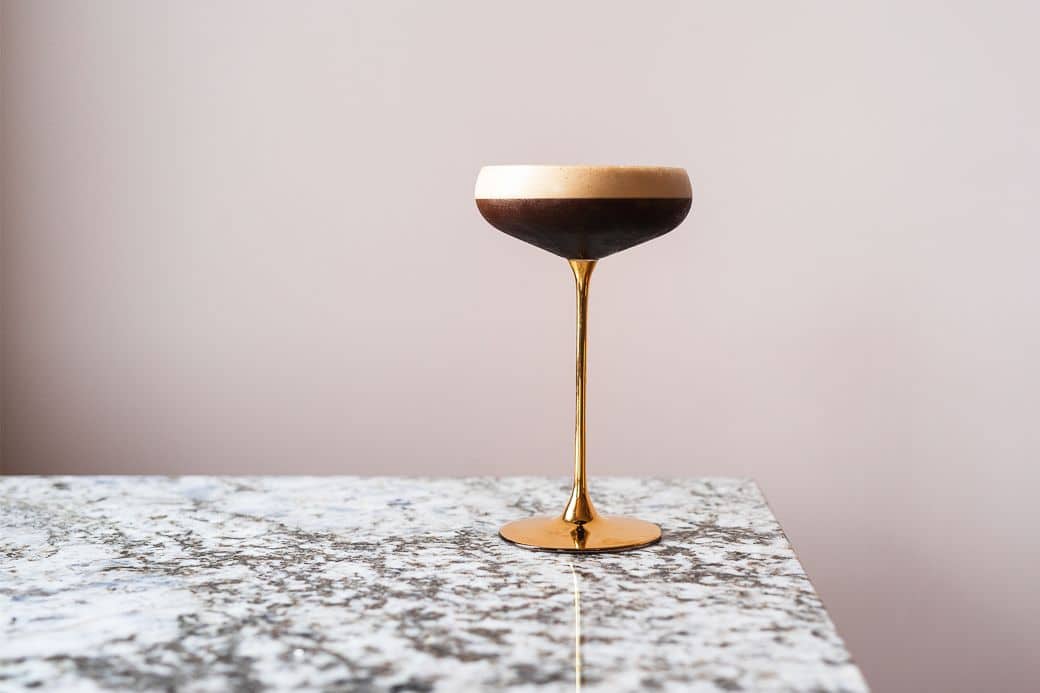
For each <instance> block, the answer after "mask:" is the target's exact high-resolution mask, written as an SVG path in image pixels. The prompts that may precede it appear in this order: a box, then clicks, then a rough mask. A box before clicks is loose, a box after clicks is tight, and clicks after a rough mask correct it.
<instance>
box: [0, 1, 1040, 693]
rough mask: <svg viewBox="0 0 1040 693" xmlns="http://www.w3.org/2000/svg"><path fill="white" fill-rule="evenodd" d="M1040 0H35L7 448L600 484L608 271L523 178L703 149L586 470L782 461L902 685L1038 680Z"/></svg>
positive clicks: (7, 246)
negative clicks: (582, 300)
mask: <svg viewBox="0 0 1040 693" xmlns="http://www.w3.org/2000/svg"><path fill="white" fill-rule="evenodd" d="M1038 21H1040V11H1038V10H1037V9H1036V5H1034V4H1030V3H1019V4H1016V3H967V2H965V3H949V2H934V3H932V2H928V3H925V2H899V3H856V4H853V3H830V2H817V3H793V2H785V3H767V2H761V3H721V2H719V3H693V2H688V3H678V2H676V3H653V4H651V3H626V4H625V5H623V6H622V5H618V6H608V5H603V4H601V3H595V4H592V3H589V4H581V3H524V4H523V5H522V7H521V6H516V7H512V8H507V7H506V6H505V5H502V4H499V3H475V2H474V3H470V4H466V5H462V4H450V3H418V2H417V3H414V4H412V3H409V4H404V3H399V2H365V3H361V2H357V3H347V2H343V3H319V2H308V3H288V2H286V3H264V2H220V3H202V2H190V3H173V2H170V3H154V2H129V1H128V2H115V3H114V2H100V1H94V2H71V1H69V2H6V3H5V4H4V7H3V15H2V24H3V27H2V34H0V54H2V58H0V66H2V92H3V106H2V113H0V116H2V119H3V140H2V156H0V162H2V168H3V175H4V176H5V180H4V183H3V186H4V189H3V215H2V220H0V223H2V229H3V246H2V263H0V282H2V284H0V297H2V305H0V320H2V346H3V359H2V364H0V365H2V369H0V370H2V381H0V382H2V386H3V393H2V394H3V416H2V419H0V424H2V430H3V434H2V436H3V437H2V449H3V460H4V465H5V471H7V472H9V473H64V472H72V473H101V472H106V473H107V472H112V473H153V472H158V473H212V472H221V473H352V474H375V473H395V474H430V475H437V474H452V475H459V474H554V475H561V476H562V475H564V474H566V473H567V471H568V469H569V464H570V461H569V457H568V455H569V452H570V448H569V446H570V440H569V436H570V434H571V409H570V407H571V377H572V362H571V358H572V338H573V335H572V322H571V321H572V303H571V278H570V275H569V270H568V268H567V266H566V265H565V264H564V263H563V262H562V261H561V260H558V259H554V258H553V257H551V256H549V255H547V254H544V253H542V252H539V251H537V250H535V249H533V248H530V247H527V246H524V245H522V244H520V243H518V242H516V241H514V240H512V239H510V238H507V237H505V236H503V235H501V234H498V233H496V232H494V231H493V230H491V229H490V228H489V227H487V226H486V225H485V224H484V222H483V221H482V220H481V219H480V217H479V216H478V214H477V213H476V211H475V209H474V206H473V203H472V200H471V194H472V184H473V179H474V176H475V174H476V172H477V169H478V168H479V166H480V165H481V164H484V163H508V162H514V163H516V162H551V163H565V162H600V163H626V162H627V163H666V164H677V165H684V166H686V167H687V168H688V169H689V172H690V175H691V178H692V179H693V181H694V186H695V195H696V202H695V207H694V212H693V214H692V216H691V218H690V219H689V220H688V221H687V223H686V224H685V225H684V226H682V227H681V228H680V229H679V230H678V231H676V232H675V233H673V234H671V235H670V236H667V237H665V238H663V239H661V240H658V241H655V242H653V243H651V244H649V245H647V246H644V247H640V248H638V249H634V250H632V251H630V252H628V253H625V254H624V255H621V256H617V257H614V258H610V259H608V260H606V261H604V262H603V263H602V265H601V267H600V268H599V270H597V273H596V276H595V278H594V281H593V290H592V311H593V312H592V323H591V330H592V337H591V338H592V346H591V352H590V369H591V372H590V377H591V384H590V396H591V397H592V404H591V408H590V412H589V419H590V426H591V431H590V445H591V451H590V454H591V457H590V465H591V472H592V473H593V474H594V475H598V474H652V475H676V476H678V475H747V476H752V477H755V478H756V479H758V481H759V482H760V483H761V485H762V486H763V488H764V489H765V492H766V493H767V495H768V496H769V498H770V500H771V502H772V504H773V506H774V508H775V510H776V512H777V514H778V515H779V517H780V519H781V520H782V522H783V523H784V526H785V527H786V529H787V530H788V533H789V534H790V536H791V538H792V540H793V542H794V544H795V546H796V548H797V549H798V550H799V553H800V555H801V557H802V559H803V561H804V563H805V565H806V566H807V568H808V570H809V572H810V574H811V575H812V576H813V578H814V580H815V582H816V584H817V586H818V588H819V590H820V592H821V593H822V595H823V597H824V600H825V601H826V602H827V604H828V606H829V607H830V609H831V611H832V614H833V616H834V617H835V620H836V621H837V623H838V626H839V628H840V630H841V631H842V633H843V634H844V635H845V637H846V638H847V640H848V642H849V645H850V647H851V649H852V651H853V653H854V654H855V655H856V657H857V659H858V660H859V662H860V664H861V665H862V667H863V669H864V670H865V673H866V675H867V677H868V679H869V680H870V681H871V682H872V683H873V684H874V686H875V688H876V689H877V690H879V691H920V690H935V691H974V690H1016V689H1017V690H1024V689H1027V688H1028V687H1029V684H1030V682H1032V683H1035V680H1036V669H1035V667H1033V666H1032V665H1031V664H1030V663H1029V662H1028V661H1027V657H1029V656H1031V655H1033V654H1034V650H1035V648H1036V646H1037V644H1038V643H1037V636H1036V624H1037V623H1038V619H1040V599H1038V597H1037V596H1036V582H1037V575H1038V572H1040V548H1038V547H1040V542H1038V540H1037V524H1038V520H1040V513H1038V511H1037V509H1036V497H1037V482H1038V481H1040V472H1038V466H1040V465H1038V455H1040V426H1038V416H1037V412H1038V409H1040V365H1038V357H1037V353H1038V348H1040V310H1038V309H1040V293H1038V292H1040V278H1038V273H1037V265H1038V259H1040V237H1038V224H1040V202H1038V195H1037V187H1038V183H1040V125H1038V124H1040V93H1038V80H1037V72H1036V65H1037V64H1038V63H1040V43H1038V42H1037V41H1036V38H1035V32H1036V27H1037V25H1038Z"/></svg>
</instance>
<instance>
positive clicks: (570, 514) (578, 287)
mask: <svg viewBox="0 0 1040 693" xmlns="http://www.w3.org/2000/svg"><path fill="white" fill-rule="evenodd" d="M568 262H569V263H570V266H571V270H572V271H573V272H574V288H575V291H576V298H577V333H578V334H577V349H576V355H575V385H576V386H575V395H574V488H573V489H572V490H571V497H570V500H569V501H567V507H566V508H565V509H564V511H563V519H564V520H566V521H567V522H573V523H575V524H578V525H582V524H585V523H586V522H590V521H592V520H594V519H595V518H596V509H595V508H594V507H593V506H592V500H591V499H589V489H588V484H587V483H586V479H585V373H586V370H585V346H586V343H587V342H588V325H589V319H588V318H589V281H590V280H591V279H592V270H593V269H595V267H596V261H595V260H568Z"/></svg>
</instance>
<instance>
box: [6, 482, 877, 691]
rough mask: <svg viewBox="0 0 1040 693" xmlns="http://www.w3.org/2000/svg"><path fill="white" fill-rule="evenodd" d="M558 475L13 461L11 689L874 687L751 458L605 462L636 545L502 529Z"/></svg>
mask: <svg viewBox="0 0 1040 693" xmlns="http://www.w3.org/2000/svg"><path fill="white" fill-rule="evenodd" d="M567 490H568V488H567V485H566V483H565V482H564V481H560V480H546V479H533V478H509V479H497V480H496V479H483V478H480V479H400V478H370V479H359V478H351V477H326V478H305V477H267V478H245V477H182V478H173V479H167V478H155V477H64V478H54V477H44V478H41V477H6V478H0V555H2V557H3V566H2V569H0V614H2V615H0V689H2V690H15V689H21V688H23V687H26V688H28V687H36V688H39V689H43V690H57V689H77V690H109V689H110V690H127V689H149V690H167V689H178V690H197V691H224V690H261V689H272V690H285V689H296V688H306V689H319V690H359V691H369V690H371V691H384V690H385V691H427V690H438V691H441V690H443V691H465V690H495V689H499V688H507V687H512V688H515V689H516V690H532V691H533V690H538V691H543V690H571V689H572V688H574V687H575V685H576V684H579V685H580V686H581V687H583V688H588V689H591V690H610V691H622V690H651V689H653V690H658V689H663V690H749V691H762V690H798V691H839V690H840V691H862V690H865V689H866V685H865V683H864V682H863V679H862V677H861V676H860V673H859V671H858V670H857V669H856V667H855V666H854V665H853V664H852V663H851V662H850V659H849V655H848V653H847V652H846V651H845V648H844V646H843V644H842V642H841V640H840V638H839V637H838V635H837V634H836V632H835V630H834V626H833V624H832V623H831V621H830V620H829V618H828V617H827V614H826V612H825V611H824V609H823V607H822V606H821V604H820V601H819V599H818V598H817V596H816V594H815V593H814V591H813V589H812V586H811V585H810V584H809V581H808V579H807V578H806V576H805V574H804V573H803V571H802V568H801V566H800V565H799V563H798V561H797V559H796V558H795V556H794V554H793V552H792V551H791V548H790V547H789V545H788V543H787V540H786V539H785V538H784V535H783V533H782V531H781V530H780V528H779V526H778V525H777V523H776V521H775V520H774V518H773V516H772V513H771V512H770V511H769V509H768V507H767V506H766V505H765V502H764V501H763V499H762V496H761V494H760V493H759V491H758V490H757V488H756V487H755V485H754V484H753V483H752V482H749V481H741V480H731V479H713V480H696V479H691V480H668V481H664V480H634V479H594V480H593V486H592V491H593V496H594V499H595V501H596V503H597V505H598V507H599V508H600V510H601V511H603V512H607V513H611V512H613V513H634V514H638V515H639V516H640V517H642V518H644V519H648V520H653V521H655V522H658V523H659V524H660V525H661V526H662V527H663V529H664V537H663V540H662V541H661V543H660V544H658V545H656V546H653V547H650V548H647V549H642V550H639V551H635V552H629V553H620V554H600V555H583V556H575V555H571V554H553V553H541V552H532V551H527V550H524V549H521V548H518V547H514V546H512V545H510V544H507V543H505V542H503V541H501V540H500V539H499V538H498V537H497V536H496V531H497V528H498V526H499V525H500V524H502V523H503V522H505V521H508V520H512V519H516V518H519V517H523V516H525V515H527V514H529V513H536V512H556V511H559V510H561V508H562V504H563V502H564V501H565V499H566V493H567ZM579 670H580V671H579Z"/></svg>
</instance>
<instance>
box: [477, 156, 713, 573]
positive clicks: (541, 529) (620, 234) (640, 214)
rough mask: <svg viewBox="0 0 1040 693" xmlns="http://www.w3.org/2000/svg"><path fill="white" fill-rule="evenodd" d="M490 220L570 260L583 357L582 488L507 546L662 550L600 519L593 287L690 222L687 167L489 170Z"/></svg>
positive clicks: (483, 174)
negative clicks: (592, 438)
mask: <svg viewBox="0 0 1040 693" xmlns="http://www.w3.org/2000/svg"><path fill="white" fill-rule="evenodd" d="M474 197H475V198H476V203H477V208H478V209H479V210H480V213H481V215H483V217H484V218H485V219H486V220H487V221H488V223H490V224H491V225H492V226H494V227H495V228H496V229H498V230H499V231H502V232H504V233H507V234H509V235H510V236H513V237H514V238H519V239H520V240H522V241H526V242H527V243H530V244H531V245H534V246H537V247H539V248H541V249H543V250H547V251H549V252H550V253H553V254H555V255H559V256H560V257H563V258H566V260H567V262H568V263H569V264H570V266H571V270H572V271H573V273H574V282H575V289H576V298H577V349H576V368H575V374H576V379H575V380H576V382H575V422H574V485H573V487H572V489H571V495H570V499H569V500H568V501H567V505H566V507H565V508H564V510H563V513H562V514H561V515H556V516H543V517H530V518H527V519H523V520H517V521H515V522H510V523H509V524H507V525H505V526H504V527H502V529H501V530H500V531H499V534H500V535H501V536H502V538H503V539H505V540H507V541H511V542H513V543H515V544H519V545H521V546H525V547H527V548H533V549H545V550H550V551H581V552H584V551H620V550H624V549H634V548H638V547H640V546H646V545H648V544H653V543H654V542H656V541H658V540H659V539H660V538H661V528H660V527H658V526H657V525H655V524H653V523H650V522H644V521H643V520H637V519H635V518H630V517H616V516H607V515H600V514H599V513H598V512H597V511H596V509H595V507H593V505H592V499H591V498H590V497H589V492H588V483H587V480H586V475H585V390H586V366H585V363H586V359H585V354H586V346H587V343H588V309H589V282H590V280H591V278H592V270H593V269H594V268H595V267H596V262H597V261H598V260H599V259H601V258H604V257H606V256H608V255H611V254H613V253H616V252H619V251H621V250H625V249H626V248H631V247H632V246H634V245H638V244H640V243H643V242H645V241H648V240H650V239H652V238H656V237H657V236H661V235H663V234H665V233H668V232H669V231H671V230H672V229H674V228H675V227H676V226H678V225H679V224H680V223H682V221H683V219H685V218H686V215H687V213H688V212H689V211H690V205H691V204H692V200H693V193H692V189H691V187H690V179H689V178H688V177H687V175H686V171H685V170H683V169H681V168H672V167H665V166H485V167H484V168H483V169H481V171H480V174H479V175H478V176H477V185H476V189H475V190H474Z"/></svg>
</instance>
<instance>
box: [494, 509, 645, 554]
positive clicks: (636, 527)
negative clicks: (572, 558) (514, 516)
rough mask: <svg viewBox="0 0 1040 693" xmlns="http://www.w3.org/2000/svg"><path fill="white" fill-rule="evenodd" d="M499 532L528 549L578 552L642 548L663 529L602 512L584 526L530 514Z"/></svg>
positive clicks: (556, 518) (560, 518)
mask: <svg viewBox="0 0 1040 693" xmlns="http://www.w3.org/2000/svg"><path fill="white" fill-rule="evenodd" d="M498 533H499V536H501V537H502V538H503V539H505V540H506V541H509V542H512V543H514V544H518V545H520V546H523V547H524V548H527V549H541V550H543V551H570V552H574V553H585V552H594V551H625V550H627V549H638V548H640V547H642V546H649V545H650V544H655V543H657V542H658V541H659V540H660V539H661V528H660V527H658V526H657V525H655V524H653V523H652V522H644V521H643V520H637V519H635V518H634V517H604V516H602V515H597V516H596V517H595V518H594V519H592V520H590V521H589V522H585V523H583V524H580V525H579V524H577V523H574V522H567V521H566V520H564V519H563V518H562V517H544V516H543V517H529V518H527V519H524V520H517V521H515V522H510V523H509V524H507V525H505V526H503V527H502V529H500V530H499V532H498Z"/></svg>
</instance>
